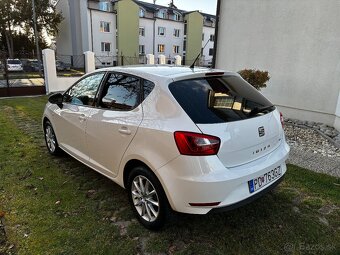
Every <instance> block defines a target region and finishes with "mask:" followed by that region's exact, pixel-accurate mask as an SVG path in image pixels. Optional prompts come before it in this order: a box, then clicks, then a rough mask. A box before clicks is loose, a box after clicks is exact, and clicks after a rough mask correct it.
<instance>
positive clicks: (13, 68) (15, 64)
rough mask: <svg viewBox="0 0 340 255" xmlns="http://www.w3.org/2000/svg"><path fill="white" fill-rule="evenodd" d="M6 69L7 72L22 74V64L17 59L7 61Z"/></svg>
mask: <svg viewBox="0 0 340 255" xmlns="http://www.w3.org/2000/svg"><path fill="white" fill-rule="evenodd" d="M7 69H8V71H9V72H22V71H23V70H24V68H23V67H22V62H21V61H20V60H19V59H7Z"/></svg>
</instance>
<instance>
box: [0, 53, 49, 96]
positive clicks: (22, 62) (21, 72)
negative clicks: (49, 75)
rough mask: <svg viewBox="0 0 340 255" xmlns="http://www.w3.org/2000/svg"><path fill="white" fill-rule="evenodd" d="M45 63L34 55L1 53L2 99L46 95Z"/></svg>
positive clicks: (0, 77)
mask: <svg viewBox="0 0 340 255" xmlns="http://www.w3.org/2000/svg"><path fill="white" fill-rule="evenodd" d="M44 93H45V87H44V77H43V63H42V61H39V60H37V57H36V56H35V55H34V54H33V53H29V52H24V51H20V52H15V53H14V57H13V58H9V57H8V54H7V52H4V51H0V97H4V96H5V97H7V96H20V95H36V94H44Z"/></svg>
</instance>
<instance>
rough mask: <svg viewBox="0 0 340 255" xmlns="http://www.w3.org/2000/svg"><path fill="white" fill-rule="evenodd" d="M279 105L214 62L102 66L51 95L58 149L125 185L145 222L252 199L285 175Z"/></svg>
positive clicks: (47, 121) (48, 125)
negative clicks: (211, 65)
mask: <svg viewBox="0 0 340 255" xmlns="http://www.w3.org/2000/svg"><path fill="white" fill-rule="evenodd" d="M282 124H283V121H282V116H281V115H280V112H278V110H277V109H276V108H275V106H274V105H273V104H272V103H270V102H269V101H268V100H267V99H266V98H265V97H264V96H263V95H262V94H261V93H259V92H258V91H257V90H256V89H254V88H253V87H252V86H251V85H249V84H248V83H247V82H246V81H244V80H243V79H242V78H241V77H240V76H239V75H238V74H236V73H231V72H225V71H221V70H214V69H207V68H194V69H192V68H189V67H176V66H130V67H116V68H107V69H100V70H97V71H95V72H92V73H90V74H87V75H85V76H84V77H82V78H81V79H80V80H79V81H78V82H76V83H75V84H74V85H73V86H71V87H70V88H69V89H68V90H66V91H65V92H64V93H57V94H54V95H52V96H50V98H49V102H48V103H47V105H46V108H45V111H44V115H43V129H44V132H45V140H46V145H47V148H48V150H49V152H50V153H51V154H53V155H54V154H57V153H58V152H60V150H63V151H65V152H67V153H68V154H70V155H71V156H72V157H74V158H76V159H77V160H79V161H81V162H82V163H84V164H85V165H87V166H89V167H90V168H92V169H94V170H96V171H98V172H99V173H101V174H103V175H105V176H106V177H108V178H110V179H111V180H113V181H114V182H116V183H118V184H119V185H120V186H122V187H123V188H125V189H127V191H128V195H129V201H130V203H131V206H132V208H133V210H134V212H135V214H136V216H137V218H138V220H139V221H140V222H141V223H142V224H143V225H144V226H145V227H147V228H150V229H157V228H160V227H161V226H162V225H163V223H164V222H165V220H166V216H167V215H168V214H167V213H168V212H169V211H171V210H174V211H177V212H182V213H190V214H207V213H209V212H214V211H222V210H230V209H233V208H236V207H238V206H240V205H243V204H246V203H248V202H250V201H252V200H254V199H256V198H257V197H259V196H261V195H263V194H264V193H265V192H267V191H269V190H271V189H272V188H274V187H275V186H276V185H277V184H278V183H279V182H280V181H281V180H282V178H283V176H284V174H285V172H286V164H285V160H286V159H287V157H288V153H289V146H288V145H287V143H286V140H285V136H284V131H283V128H282Z"/></svg>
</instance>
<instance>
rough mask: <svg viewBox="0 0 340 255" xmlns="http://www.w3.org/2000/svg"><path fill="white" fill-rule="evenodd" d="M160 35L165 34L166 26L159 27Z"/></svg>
mask: <svg viewBox="0 0 340 255" xmlns="http://www.w3.org/2000/svg"><path fill="white" fill-rule="evenodd" d="M158 35H161V36H165V27H158Z"/></svg>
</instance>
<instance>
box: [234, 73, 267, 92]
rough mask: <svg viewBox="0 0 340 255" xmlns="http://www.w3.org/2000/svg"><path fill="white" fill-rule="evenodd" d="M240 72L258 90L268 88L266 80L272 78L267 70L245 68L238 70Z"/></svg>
mask: <svg viewBox="0 0 340 255" xmlns="http://www.w3.org/2000/svg"><path fill="white" fill-rule="evenodd" d="M238 73H239V74H240V75H241V76H242V78H243V79H245V80H246V81H247V82H249V83H250V84H251V85H253V86H254V88H256V89H257V90H261V89H262V88H266V87H267V84H266V82H267V81H269V79H270V76H269V73H268V72H267V71H260V70H255V69H243V70H241V71H238Z"/></svg>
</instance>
